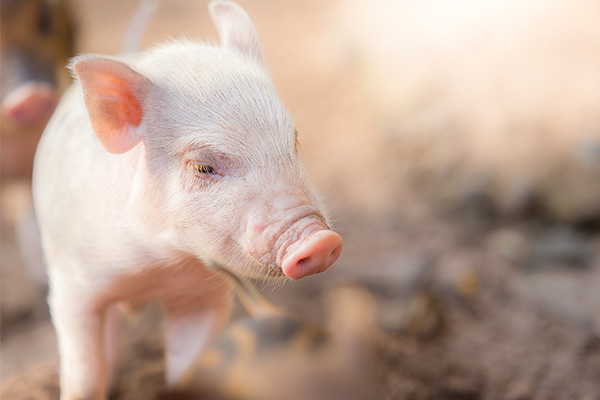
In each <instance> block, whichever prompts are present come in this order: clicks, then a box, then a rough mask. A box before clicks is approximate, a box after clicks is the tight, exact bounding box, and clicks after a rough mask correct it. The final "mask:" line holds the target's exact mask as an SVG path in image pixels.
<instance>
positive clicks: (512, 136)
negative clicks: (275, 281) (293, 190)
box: [0, 0, 600, 399]
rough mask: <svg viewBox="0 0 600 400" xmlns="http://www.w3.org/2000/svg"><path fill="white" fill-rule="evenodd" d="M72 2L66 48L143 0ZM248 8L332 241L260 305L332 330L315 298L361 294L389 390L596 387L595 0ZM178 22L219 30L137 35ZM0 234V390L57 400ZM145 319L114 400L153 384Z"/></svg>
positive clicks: (598, 58) (599, 39) (188, 10)
mask: <svg viewBox="0 0 600 400" xmlns="http://www.w3.org/2000/svg"><path fill="white" fill-rule="evenodd" d="M2 1H3V2H4V1H5V0H2ZM73 3H74V7H75V15H76V19H77V25H78V26H79V31H78V39H77V49H78V51H85V52H96V53H107V54H110V53H116V52H118V51H119V48H120V46H121V43H122V39H123V36H124V34H125V30H126V27H127V25H128V23H129V19H130V18H131V16H132V15H133V12H134V9H135V7H136V5H137V2H134V1H127V2H125V1H120V2H117V1H113V0H110V1H99V0H93V1H85V2H84V1H82V0H79V1H73ZM240 4H241V5H242V6H243V7H244V8H245V9H246V10H247V11H248V13H249V14H250V15H251V17H252V18H253V20H254V22H255V24H256V26H257V29H258V32H259V34H260V36H261V38H262V40H263V43H264V46H265V53H266V57H267V64H268V65H269V68H270V70H271V72H272V74H273V76H274V80H275V82H276V84H277V85H278V87H279V90H280V93H281V95H282V98H283V100H284V102H285V103H286V104H287V105H288V107H289V109H290V111H291V112H292V114H293V115H294V117H295V118H296V122H297V127H298V131H299V134H300V142H301V153H302V155H303V158H304V161H305V164H306V165H307V168H308V170H309V173H310V175H311V176H312V177H313V179H314V181H315V183H316V185H317V187H319V188H320V189H321V192H322V193H323V194H324V195H325V201H326V202H327V203H328V204H331V208H332V211H333V212H334V217H335V218H334V220H336V221H337V223H336V228H337V230H338V231H339V232H340V233H341V234H342V235H343V237H344V241H345V243H346V244H345V249H344V253H343V255H342V258H341V259H340V261H339V264H338V265H336V266H335V267H334V268H333V269H332V270H331V271H330V272H328V273H327V274H325V275H323V276H317V277H315V278H308V279H305V280H302V281H300V282H297V283H289V284H287V285H284V286H283V287H278V288H275V289H273V288H271V287H270V286H267V287H265V290H264V291H265V294H266V295H267V297H269V298H270V299H271V300H272V301H273V302H274V303H275V304H280V305H283V306H285V307H286V308H287V309H288V310H290V312H292V313H294V314H296V315H298V316H300V317H302V318H303V319H306V320H309V321H313V322H314V323H317V324H319V325H320V326H324V327H330V329H333V330H335V328H334V324H333V325H332V320H335V318H334V317H332V315H331V312H330V311H328V310H335V307H333V308H331V307H330V306H328V304H330V303H329V302H330V300H327V299H328V296H330V295H331V294H332V293H337V291H338V290H339V288H340V287H344V286H345V285H346V284H348V283H353V284H358V285H359V286H360V287H362V288H363V289H365V290H367V291H368V292H369V293H370V294H371V296H373V298H374V301H375V303H376V309H377V312H376V313H375V314H376V316H375V318H374V319H375V321H374V324H375V326H376V329H375V330H374V331H373V332H371V335H372V336H371V339H370V341H371V342H372V345H370V346H369V347H368V349H369V351H371V352H372V356H373V358H374V360H375V361H374V366H373V367H371V368H370V367H369V366H368V365H367V364H368V363H367V364H365V365H364V368H365V370H364V375H365V376H369V381H371V382H372V383H373V385H374V386H377V389H378V390H379V389H381V391H382V392H383V395H382V396H381V397H382V398H388V399H405V398H411V399H454V398H460V399H554V398H556V399H595V398H598V397H600V379H599V377H598V376H599V375H598V374H599V373H600V290H598V288H599V287H600V117H599V115H600V114H599V113H598V111H597V110H600V72H598V71H600V25H599V24H598V23H597V21H598V20H599V18H600V6H598V5H597V3H596V2H593V1H584V0H577V1H571V2H567V1H556V2H552V3H551V4H550V3H548V2H542V1H537V0H528V1H525V2H523V1H520V2H517V1H505V2H500V1H490V2H475V1H467V0H462V1H459V2H450V1H443V0H437V1H434V0H430V1H425V2H420V3H418V4H417V3H414V2H409V1H392V0H378V1H374V2H366V1H360V0H352V1H348V2H342V1H334V2H327V3H323V2H317V1H316V0H309V1H303V2H299V1H292V0H284V1H279V2H259V1H250V0H248V1H240ZM106 21H110V29H107V25H106ZM179 34H185V35H186V36H189V37H192V38H194V37H207V36H209V37H213V38H214V37H216V34H215V32H214V31H213V28H212V24H211V23H209V19H208V15H207V11H206V2H195V1H194V2H193V1H184V0H177V1H174V0H170V1H168V2H167V1H164V2H163V4H161V5H160V7H159V10H158V12H157V15H156V16H155V18H154V19H153V21H152V22H151V24H150V27H149V29H148V32H147V33H146V35H145V36H144V47H147V46H149V45H151V44H152V43H155V42H156V41H159V40H163V39H165V38H166V37H168V36H177V35H179ZM4 126H5V125H3V129H4ZM3 183H6V181H4V182H3ZM24 185H25V186H26V185H27V184H26V183H25V184H24ZM8 193H13V195H10V196H8V195H7V194H8ZM23 193H26V188H25V189H23V190H14V191H12V192H10V191H6V190H3V205H2V213H3V216H2V218H3V221H8V222H11V221H14V220H15V218H14V217H12V216H11V213H12V214H14V213H17V211H14V212H13V211H11V210H18V209H19V206H20V205H22V204H23V203H26V202H27V200H26V199H27V195H26V194H23ZM19 196H21V197H19ZM5 197H9V198H8V199H7V200H6V199H5ZM22 199H24V200H22ZM11 204H13V205H14V206H10V205H11ZM15 204H16V205H15ZM7 205H8V206H7ZM2 233H3V235H2V241H3V243H2V244H3V248H2V266H1V267H2V330H1V334H2V339H1V342H0V345H1V351H2V364H1V366H0V378H1V379H2V385H1V388H0V397H2V398H3V399H20V398H27V397H28V396H29V397H30V398H35V399H56V398H58V386H57V367H56V365H57V357H56V350H55V346H56V344H55V337H54V332H53V329H52V327H51V325H50V322H49V318H48V315H47V312H46V311H45V310H46V309H45V305H44V303H43V300H42V298H43V295H42V294H41V293H40V292H39V290H38V289H37V286H36V285H35V284H34V283H32V280H31V279H30V278H29V275H28V273H27V271H26V269H25V268H24V266H23V260H22V258H21V257H20V256H19V255H18V253H17V249H16V247H14V242H15V240H12V244H11V239H14V237H13V236H14V233H13V232H12V231H11V230H6V231H5V230H4V229H3V232H2ZM241 313H242V312H241V311H240V312H239V313H238V314H241ZM340 313H341V312H340ZM158 314H160V313H159V312H158V311H157V309H156V307H150V308H148V310H146V311H145V312H144V313H142V315H140V317H139V320H138V321H137V322H136V323H134V322H135V321H132V323H131V324H130V325H131V327H130V331H131V332H130V340H131V342H132V343H133V345H131V346H127V349H128V350H127V353H126V355H125V357H124V366H123V369H122V375H121V376H120V378H119V380H118V382H117V393H116V395H115V398H116V399H138V398H148V399H150V398H154V397H156V396H157V395H158V393H161V392H162V391H163V389H164V387H163V385H164V383H163V376H162V370H163V368H164V367H163V362H162V359H161V355H162V352H161V346H162V344H161V343H160V340H159V338H160V332H161V326H160V322H159V318H158ZM334 315H335V311H334ZM279 362H280V363H281V365H282V366H283V365H285V364H286V360H285V359H282V360H280V361H279ZM275 365H277V362H275ZM371 373H373V374H374V376H373V377H372V378H371V377H370V375H369V374H371ZM248 377H249V375H247V376H246V378H245V379H249V381H248V382H249V383H248V385H250V378H248ZM253 381H254V380H253ZM240 385H243V383H240ZM307 385H308V381H307ZM290 390H292V389H290ZM323 390H324V391H326V389H323ZM266 396H267V395H266V394H265V398H266ZM230 398H236V397H230Z"/></svg>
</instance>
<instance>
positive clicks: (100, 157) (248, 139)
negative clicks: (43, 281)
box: [34, 1, 342, 400]
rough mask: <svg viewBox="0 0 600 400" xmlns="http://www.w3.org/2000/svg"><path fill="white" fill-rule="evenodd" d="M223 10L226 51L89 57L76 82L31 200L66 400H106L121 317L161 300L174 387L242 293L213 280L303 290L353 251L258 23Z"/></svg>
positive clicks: (216, 6)
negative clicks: (310, 171) (300, 144)
mask: <svg viewBox="0 0 600 400" xmlns="http://www.w3.org/2000/svg"><path fill="white" fill-rule="evenodd" d="M210 11H211V16H212V18H213V21H214V22H215V24H216V26H217V28H218V31H219V35H220V38H221V46H210V45H205V44H200V43H194V42H191V41H171V42H169V43H167V44H164V45H161V46H158V47H156V48H154V49H152V50H150V51H148V52H146V53H144V54H141V55H139V56H136V57H135V60H134V61H129V62H124V61H122V60H121V61H120V60H118V59H117V58H108V57H99V56H82V57H78V58H76V59H75V61H74V63H73V70H74V72H75V74H76V75H77V77H78V78H79V83H77V84H75V85H74V86H73V87H71V88H70V89H69V91H68V93H67V94H66V96H65V98H64V99H63V100H62V102H61V104H60V105H59V107H58V109H57V112H56V113H55V115H54V117H53V118H52V120H51V121H50V123H49V125H48V128H47V130H46V132H45V133H44V135H43V137H42V140H41V142H40V146H39V149H38V152H37V155H36V160H35V167H34V201H35V207H36V212H37V215H38V218H39V223H40V228H41V232H42V240H43V245H44V250H45V254H46V258H47V261H48V265H49V266H48V274H49V277H50V307H51V311H52V316H53V320H54V324H55V327H56V330H57V334H58V340H59V352H60V362H61V371H60V375H61V399H62V400H67V399H69V400H70V399H105V398H106V396H107V388H108V387H109V386H110V380H111V373H112V371H113V370H114V365H115V363H116V359H117V353H118V345H117V343H118V340H117V337H118V333H119V321H120V319H121V315H120V310H121V309H123V308H124V307H128V308H132V307H133V308H134V307H136V306H137V305H138V304H140V303H141V302H143V301H144V300H146V299H148V298H150V297H156V296H159V297H162V298H163V299H164V302H165V306H166V309H167V312H168V321H167V338H166V352H167V355H166V363H167V383H168V384H173V383H174V382H177V381H178V380H179V378H180V377H181V375H182V374H183V372H184V371H185V370H186V369H187V367H188V366H189V364H190V363H191V362H192V360H193V359H194V358H195V357H196V355H197V354H198V353H199V352H200V351H201V350H202V348H203V347H204V346H205V345H206V343H207V342H208V341H209V340H210V338H212V337H213V336H214V335H215V334H216V333H217V332H219V331H220V330H221V328H222V327H223V326H224V325H225V323H226V321H227V319H228V314H229V302H230V286H229V284H228V283H227V282H226V281H225V280H224V279H223V278H221V277H219V276H218V275H216V273H215V272H213V271H212V270H211V269H210V266H211V265H214V264H219V265H224V266H228V267H230V268H232V269H234V270H235V271H237V273H240V274H243V275H252V276H257V277H276V276H283V275H286V276H288V277H290V278H293V279H298V278H302V277H305V276H308V275H312V274H316V273H319V272H322V271H324V270H325V269H327V268H328V267H329V266H330V265H331V264H332V263H334V262H335V261H336V259H337V258H338V256H339V254H340V252H341V249H342V239H341V237H340V236H339V235H338V234H337V233H335V232H333V231H331V230H330V229H329V227H328V225H327V222H326V218H325V217H324V216H323V212H322V211H321V207H320V205H319V202H318V200H317V198H316V196H315V195H314V193H313V191H312V189H311V187H310V185H309V183H308V180H307V177H306V175H305V172H304V169H303V167H302V165H301V163H300V160H299V158H298V154H297V138H296V133H295V129H294V125H293V122H292V119H291V117H290V115H289V113H288V112H287V110H286V109H285V107H284V106H283V104H282V103H281V100H280V99H279V97H278V95H277V93H276V91H275V88H274V85H273V83H272V81H271V79H270V77H269V75H268V73H267V72H266V69H265V65H264V60H263V53H262V49H261V44H260V42H259V39H258V36H257V34H256V31H255V28H254V26H253V25H252V22H251V21H250V19H249V17H248V16H247V14H246V13H245V12H244V10H243V9H242V8H240V7H239V6H238V5H236V4H235V3H232V2H226V1H217V2H213V3H212V4H211V6H210ZM116 305H119V306H120V307H119V308H117V307H115V306H116Z"/></svg>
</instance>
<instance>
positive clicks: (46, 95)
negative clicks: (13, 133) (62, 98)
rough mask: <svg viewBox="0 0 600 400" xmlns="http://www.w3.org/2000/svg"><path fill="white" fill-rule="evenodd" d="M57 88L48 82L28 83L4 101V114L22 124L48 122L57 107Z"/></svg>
mask: <svg viewBox="0 0 600 400" xmlns="http://www.w3.org/2000/svg"><path fill="white" fill-rule="evenodd" d="M57 102H58V97H57V95H56V91H55V89H54V88H53V87H52V86H51V85H50V84H46V83H28V84H26V85H24V86H22V87H20V88H18V89H16V90H15V91H13V92H11V93H10V94H9V95H8V96H7V97H6V98H5V99H4V101H3V102H2V116H3V117H5V118H8V119H10V120H13V121H15V122H16V123H18V124H20V125H29V124H37V123H41V122H46V121H47V120H48V118H50V115H51V114H52V112H53V111H54V108H55V107H56V103H57Z"/></svg>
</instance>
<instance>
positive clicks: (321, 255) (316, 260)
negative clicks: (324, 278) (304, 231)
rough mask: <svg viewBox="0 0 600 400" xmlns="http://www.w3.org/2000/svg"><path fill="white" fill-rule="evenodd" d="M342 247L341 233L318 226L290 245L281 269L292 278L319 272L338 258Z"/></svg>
mask: <svg viewBox="0 0 600 400" xmlns="http://www.w3.org/2000/svg"><path fill="white" fill-rule="evenodd" d="M342 247H343V241H342V238H341V236H340V235H338V234H337V233H335V232H333V231H331V230H329V229H326V228H320V229H319V228H317V229H316V230H314V231H313V232H311V233H310V234H309V235H308V236H306V237H305V238H301V239H299V240H298V241H297V242H296V243H293V244H291V245H290V246H289V248H288V249H287V251H286V253H285V256H284V257H283V260H282V262H281V269H282V270H283V273H284V274H285V275H286V276H287V277H289V278H292V279H300V278H304V277H306V276H309V275H314V274H318V273H320V272H323V271H325V270H326V269H327V268H329V267H330V266H331V265H332V264H333V263H334V262H335V261H336V260H337V259H338V257H339V256H340V254H341V252H342Z"/></svg>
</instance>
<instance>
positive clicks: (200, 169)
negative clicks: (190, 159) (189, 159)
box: [190, 163, 215, 174]
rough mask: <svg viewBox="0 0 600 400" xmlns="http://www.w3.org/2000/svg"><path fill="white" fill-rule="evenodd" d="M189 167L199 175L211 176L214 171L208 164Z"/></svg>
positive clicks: (191, 164)
mask: <svg viewBox="0 0 600 400" xmlns="http://www.w3.org/2000/svg"><path fill="white" fill-rule="evenodd" d="M190 167H191V168H192V169H193V170H194V171H195V172H197V173H199V174H212V173H214V172H215V169H214V168H213V167H211V166H210V165H208V164H193V163H190Z"/></svg>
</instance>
